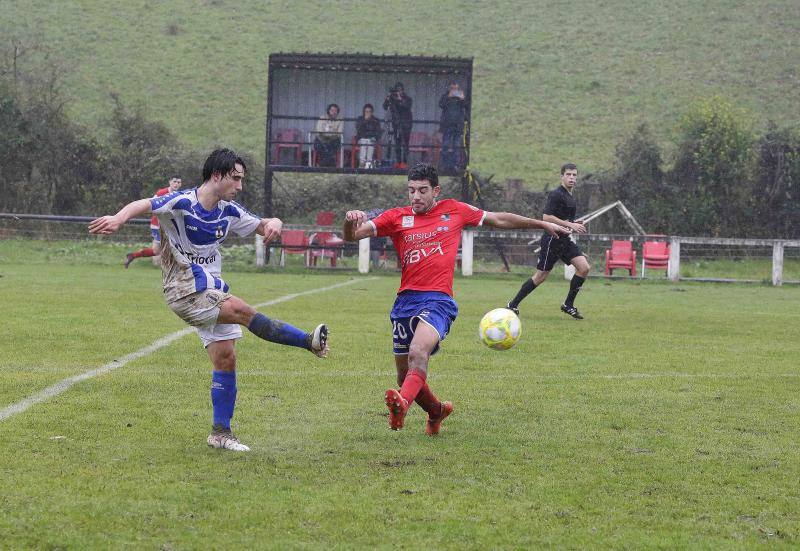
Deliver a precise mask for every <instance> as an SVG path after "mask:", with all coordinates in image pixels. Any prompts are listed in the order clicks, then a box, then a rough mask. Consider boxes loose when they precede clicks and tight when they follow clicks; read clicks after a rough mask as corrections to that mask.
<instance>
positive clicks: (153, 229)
mask: <svg viewBox="0 0 800 551" xmlns="http://www.w3.org/2000/svg"><path fill="white" fill-rule="evenodd" d="M181 185H183V182H182V181H181V177H180V176H173V177H172V178H170V179H169V184H168V185H167V187H162V188H161V189H159V190H158V191H156V194H155V195H153V197H154V198H155V197H162V196H164V195H167V194H168V193H172V192H174V191H178V190H179V189H181ZM150 235H151V236H152V237H153V246H152V247H145V248H144V249H139V250H138V251H134V252H132V253H128V254H127V255H125V264H124V266H125V267H126V268H127V267H128V266H130V265H131V262H133V261H134V260H136V259H137V258H142V257H149V256H158V255H160V254H161V231H160V230H159V228H158V217H157V216H156V215H153V216H152V217H151V218H150Z"/></svg>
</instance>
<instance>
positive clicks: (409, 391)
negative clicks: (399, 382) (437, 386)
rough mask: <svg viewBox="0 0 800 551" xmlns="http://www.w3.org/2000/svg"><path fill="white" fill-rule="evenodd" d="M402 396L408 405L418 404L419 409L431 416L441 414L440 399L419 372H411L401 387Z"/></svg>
mask: <svg viewBox="0 0 800 551" xmlns="http://www.w3.org/2000/svg"><path fill="white" fill-rule="evenodd" d="M400 396H402V397H403V398H405V399H406V400H407V401H408V403H409V404H410V403H411V402H417V404H419V407H421V408H422V409H423V410H425V411H426V412H427V413H428V414H429V415H432V416H434V417H435V416H436V415H438V414H439V404H440V402H439V398H437V397H436V395H435V394H434V393H433V391H432V390H431V389H430V387H429V386H428V383H427V382H426V381H425V377H424V376H423V375H422V374H420V373H419V372H418V371H409V373H408V374H407V375H406V378H405V380H404V381H403V386H401V387H400Z"/></svg>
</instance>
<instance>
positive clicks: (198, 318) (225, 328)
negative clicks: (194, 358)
mask: <svg viewBox="0 0 800 551" xmlns="http://www.w3.org/2000/svg"><path fill="white" fill-rule="evenodd" d="M229 298H231V294H230V293H225V292H223V291H220V290H218V289H206V290H205V291H200V292H199V293H192V294H191V295H187V296H185V297H181V298H179V299H178V300H176V301H174V302H170V303H168V304H167V306H169V307H170V309H171V310H172V311H173V312H175V314H176V315H177V316H178V317H179V318H181V319H182V320H183V321H185V322H186V323H188V324H189V325H192V326H194V327H195V328H196V329H197V334H198V335H199V337H200V340H201V341H203V346H205V347H207V346H208V345H209V344H211V343H212V342H217V341H227V340H231V339H241V338H242V328H241V327H239V325H237V324H235V323H217V318H218V317H219V307H220V305H221V304H222V303H223V302H225V301H226V300H228V299H229Z"/></svg>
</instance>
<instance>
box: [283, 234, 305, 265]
mask: <svg viewBox="0 0 800 551" xmlns="http://www.w3.org/2000/svg"><path fill="white" fill-rule="evenodd" d="M281 244H282V245H283V248H282V249H281V266H283V265H284V262H285V258H286V255H287V254H302V255H303V256H304V259H303V260H304V263H305V265H306V266H308V265H309V257H308V237H307V236H306V232H304V231H303V230H284V231H283V233H282V234H281Z"/></svg>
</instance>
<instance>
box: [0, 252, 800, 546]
mask: <svg viewBox="0 0 800 551" xmlns="http://www.w3.org/2000/svg"><path fill="white" fill-rule="evenodd" d="M87 248H88V250H90V251H93V252H91V254H87V255H86V256H85V257H84V258H83V259H81V260H75V259H70V256H74V255H75V254H76V252H75V251H77V250H78V247H76V248H75V251H74V252H73V253H70V254H69V255H66V256H65V255H64V254H61V255H59V254H57V251H58V250H63V247H62V246H61V245H59V244H55V245H53V246H52V247H49V248H48V246H47V245H46V244H42V243H36V242H34V243H31V244H23V243H21V242H19V241H3V242H0V275H2V279H0V280H1V281H2V282H3V285H2V286H0V300H1V301H2V304H4V306H5V309H6V315H5V316H4V319H5V323H4V325H5V326H4V331H3V350H4V354H2V355H0V377H2V384H0V406H5V405H7V404H10V403H13V402H16V401H18V400H20V399H22V398H24V397H25V396H28V395H30V394H33V393H35V392H37V391H39V390H41V389H42V388H45V387H46V386H48V385H50V384H53V383H54V382H56V381H58V380H61V379H63V378H64V377H66V376H68V375H71V374H76V373H80V372H83V371H86V370H88V369H92V368H95V367H97V366H99V365H103V364H105V363H107V362H109V361H111V360H112V359H114V358H116V357H120V356H122V355H124V354H126V353H128V352H131V351H133V350H136V349H138V348H141V347H143V346H145V345H147V344H149V343H151V342H152V341H153V340H155V339H156V338H158V337H159V336H162V335H165V334H167V333H171V332H173V331H176V330H178V329H180V328H182V323H181V322H180V320H178V319H177V318H176V317H175V316H174V315H173V314H172V313H171V312H170V311H169V310H168V309H167V308H166V307H165V306H164V305H163V304H162V302H161V292H160V290H159V276H158V272H157V271H155V270H153V269H151V268H150V267H149V266H147V265H146V264H144V263H142V264H140V265H134V266H133V267H132V268H131V269H130V270H128V271H125V270H122V269H121V268H120V267H119V265H118V251H116V250H115V249H114V247H108V248H106V249H105V250H104V249H103V247H102V246H100V245H94V246H89V247H87ZM115 264H116V265H115ZM351 277H355V276H353V275H352V274H347V273H341V272H339V273H320V272H314V273H307V272H303V273H296V274H288V275H287V274H282V273H279V272H270V273H248V272H238V271H237V272H231V273H229V274H228V277H227V278H226V279H227V280H228V281H229V282H230V283H231V286H232V289H233V291H234V292H235V293H236V294H237V295H239V296H242V297H243V298H245V299H246V300H248V301H251V302H253V303H255V302H262V301H266V300H270V299H273V298H276V297H278V296H282V295H285V294H288V293H292V292H296V291H301V290H307V289H312V288H318V287H323V286H327V285H331V284H333V283H336V282H340V281H345V280H347V279H349V278H351ZM397 283H398V280H397V277H396V276H384V277H377V278H374V279H360V280H358V281H357V282H356V283H355V284H353V285H351V286H348V287H345V288H341V289H337V290H333V291H328V292H325V293H321V294H317V295H310V296H303V297H298V298H296V299H294V300H291V301H287V302H284V303H282V304H278V305H276V306H273V307H270V308H268V309H267V310H266V311H267V313H268V314H270V315H273V316H276V317H279V318H281V319H285V320H287V321H290V322H292V323H294V324H297V325H299V326H302V327H310V326H311V325H312V324H313V323H315V322H317V321H319V320H323V319H324V320H325V321H327V322H328V323H329V324H330V326H331V329H332V348H333V350H332V353H331V357H330V358H329V359H327V360H325V361H322V360H317V359H316V358H313V357H312V356H311V355H309V354H308V353H305V352H302V351H297V350H295V349H288V348H283V347H279V346H274V345H270V344H266V343H263V342H261V341H259V340H258V339H257V338H255V337H253V336H252V335H246V336H245V338H244V339H243V340H242V341H241V342H240V343H239V345H238V346H237V349H238V357H239V365H238V367H239V373H240V374H239V389H240V390H239V400H238V402H237V413H236V417H235V418H234V425H235V427H234V428H235V430H236V431H237V432H238V433H239V435H240V436H241V438H242V439H243V441H244V442H246V443H247V444H249V445H250V446H251V447H252V448H253V451H252V452H251V453H249V454H246V455H239V454H234V453H226V452H219V451H218V450H210V449H208V448H207V447H206V445H205V443H204V439H205V437H206V435H207V430H208V426H209V423H210V404H209V398H208V387H209V379H210V377H209V362H208V359H207V357H206V356H205V354H204V352H203V351H202V349H201V347H200V345H199V341H198V339H197V338H196V337H195V336H193V335H189V336H187V337H184V338H182V339H180V340H178V341H176V342H175V343H173V344H172V345H170V346H167V347H166V348H163V349H161V350H159V351H158V352H156V353H154V354H152V355H150V356H147V357H144V358H141V359H139V360H136V361H134V362H132V363H130V364H128V365H126V366H125V367H123V368H121V369H119V370H116V371H114V372H112V373H109V374H106V375H104V376H101V377H98V378H95V379H91V380H89V381H86V382H84V383H81V384H78V385H76V386H75V387H73V388H71V389H70V390H68V391H67V392H65V393H64V394H62V395H60V396H58V397H55V398H53V399H50V400H48V401H46V402H44V403H42V404H38V405H35V406H33V407H32V408H31V409H29V410H27V411H26V412H24V413H22V414H20V415H18V416H16V417H13V418H12V419H10V420H6V421H4V422H0V423H2V424H3V426H4V431H3V435H4V445H3V446H2V447H1V448H0V472H2V474H3V476H2V479H0V480H2V481H1V482H0V495H2V501H0V512H2V514H0V533H2V534H3V539H2V544H1V545H0V547H8V548H70V549H72V548H74V549H84V548H109V547H111V548H119V547H123V546H132V547H137V548H138V547H142V548H163V549H183V548H201V547H202V548H206V547H220V548H230V547H235V546H244V547H250V548H252V547H270V548H276V549H285V548H303V547H308V548H320V547H330V548H342V549H344V548H375V547H382V548H391V547H408V548H436V547H439V548H452V549H456V548H458V549H463V548H476V549H477V548H480V549H485V548H541V547H544V546H556V547H562V548H587V547H591V548H597V547H605V548H611V547H613V548H642V547H649V548H652V547H660V548H686V547H692V548H732V547H733V548H750V547H753V546H755V545H759V544H785V545H787V546H789V545H792V546H796V545H798V543H800V516H799V515H798V511H800V494H798V491H797V480H798V478H799V477H800V461H798V452H800V449H798V444H797V443H798V441H800V430H798V427H797V418H798V413H799V412H798V408H800V403H799V402H798V398H797V397H798V395H800V377H798V374H797V369H796V367H797V357H798V354H800V341H798V339H797V327H798V324H800V314H798V312H797V308H796V304H797V301H798V298H800V289H798V288H797V287H784V288H773V287H769V286H752V285H751V286H747V285H714V284H680V285H673V284H667V283H638V282H627V281H616V280H615V281H601V280H592V281H589V282H588V283H587V285H586V286H585V290H584V291H582V293H581V295H580V296H579V299H578V305H579V306H580V307H581V309H582V310H583V311H584V312H585V314H586V315H587V319H586V320H585V321H583V322H575V321H573V320H571V319H568V318H567V317H566V316H564V315H563V314H561V313H560V312H559V311H558V304H559V301H560V300H561V299H562V298H563V295H564V293H565V291H566V285H565V283H564V282H563V281H560V280H555V279H554V280H553V281H552V282H548V283H547V284H546V285H543V286H542V287H541V288H540V289H537V290H536V292H535V293H534V294H533V295H532V296H531V297H530V298H529V299H528V300H527V301H526V302H525V303H523V307H522V320H523V327H524V329H523V331H524V334H523V338H522V340H521V341H520V343H519V344H518V345H517V346H516V347H515V348H513V349H512V350H510V351H507V352H502V353H501V352H495V351H491V350H489V349H486V348H484V347H482V346H481V345H479V344H478V343H477V342H476V338H475V331H476V327H477V323H478V320H479V318H480V316H481V315H482V314H483V313H484V312H485V311H486V310H488V309H489V308H491V307H494V306H496V305H498V304H500V303H502V302H504V301H505V300H507V298H508V296H509V294H510V293H512V292H513V291H515V290H516V287H517V283H518V281H515V280H511V279H509V278H497V277H489V276H483V277H479V278H474V279H467V278H460V279H458V280H457V281H456V285H455V288H456V296H457V300H458V302H459V306H460V315H459V319H458V321H457V322H456V324H455V325H454V327H453V330H452V332H451V334H450V335H449V336H448V338H447V341H446V342H445V344H444V346H443V351H442V352H441V354H439V355H437V356H436V357H434V359H433V360H432V362H431V375H430V379H429V380H430V382H431V385H432V388H434V390H435V391H436V392H437V393H439V394H440V396H441V397H443V398H446V399H452V400H453V401H454V403H455V404H456V412H455V414H454V415H453V416H452V417H451V418H450V419H448V420H447V421H446V423H445V425H444V427H443V431H442V434H441V435H440V437H438V438H436V439H430V438H428V437H426V436H425V435H424V433H423V430H422V429H423V423H424V417H423V415H422V412H421V411H420V410H419V409H418V408H414V409H413V410H412V411H411V412H410V413H409V417H408V420H407V426H406V429H404V430H403V431H401V432H399V433H395V432H392V431H390V430H389V429H388V428H387V422H386V417H385V412H384V407H383V404H382V393H383V391H384V390H385V389H386V388H387V387H388V386H390V385H392V384H393V381H394V375H393V372H394V368H393V365H392V363H393V362H392V358H391V349H390V343H391V336H390V327H389V324H388V321H387V316H388V310H389V308H390V306H391V302H392V295H393V293H394V291H395V289H396V286H397ZM56 436H58V437H63V438H58V439H54V437H56Z"/></svg>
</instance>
